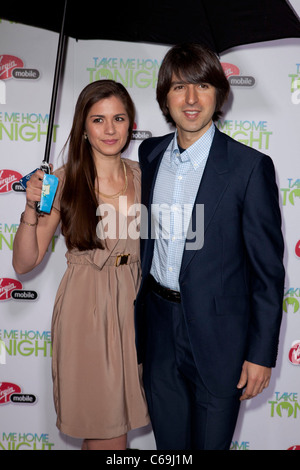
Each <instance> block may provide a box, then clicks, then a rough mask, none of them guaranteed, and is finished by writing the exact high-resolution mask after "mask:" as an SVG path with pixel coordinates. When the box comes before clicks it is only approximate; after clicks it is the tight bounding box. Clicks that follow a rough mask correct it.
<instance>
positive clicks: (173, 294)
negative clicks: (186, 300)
mask: <svg viewBox="0 0 300 470" xmlns="http://www.w3.org/2000/svg"><path fill="white" fill-rule="evenodd" d="M149 286H150V289H151V290H152V291H153V292H155V294H157V295H159V296H160V297H162V298H163V299H165V300H169V301H170V302H176V303H178V304H180V303H181V295H180V292H178V291H176V290H172V289H168V288H167V287H164V286H162V285H161V284H159V283H158V282H156V280H155V279H154V277H153V276H152V275H151V274H150V275H149Z"/></svg>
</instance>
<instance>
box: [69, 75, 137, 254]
mask: <svg viewBox="0 0 300 470" xmlns="http://www.w3.org/2000/svg"><path fill="white" fill-rule="evenodd" d="M110 96H116V97H117V98H120V100H121V101H122V103H123V104H124V107H125V109H126V112H127V114H128V117H129V130H128V138H127V142H126V144H125V146H124V148H123V149H122V151H124V150H125V149H126V148H127V147H128V145H129V143H130V140H131V136H132V130H133V125H134V114H135V110H134V104H133V102H132V100H131V98H130V96H129V94H128V92H127V90H126V88H125V87H124V86H123V85H121V84H120V83H117V82H114V81H112V80H99V81H97V82H93V83H91V84H89V85H87V86H86V87H85V88H84V89H83V90H82V92H81V93H80V95H79V98H78V101H77V104H76V108H75V113H74V119H73V125H72V129H71V132H70V135H69V138H68V141H67V143H66V145H67V144H68V143H69V150H68V160H67V163H66V165H65V181H64V186H63V190H62V196H61V202H60V207H61V222H62V234H63V235H64V237H65V240H66V245H67V248H68V249H69V250H70V249H74V248H76V249H78V250H80V251H83V250H92V249H95V248H100V249H103V244H102V241H101V240H100V239H99V238H98V237H97V233H96V226H97V223H98V222H99V218H98V217H97V215H96V210H97V207H98V201H97V198H96V195H95V179H96V177H97V172H96V167H95V164H94V159H93V155H92V151H91V147H90V144H89V142H88V140H86V139H85V138H84V131H85V122H86V118H87V115H88V112H89V110H90V108H91V106H93V105H94V104H95V103H97V102H98V101H100V100H102V99H104V98H109V97H110Z"/></svg>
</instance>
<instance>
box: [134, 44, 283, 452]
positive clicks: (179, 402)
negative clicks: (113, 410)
mask: <svg viewBox="0 0 300 470" xmlns="http://www.w3.org/2000/svg"><path fill="white" fill-rule="evenodd" d="M228 93H229V85H228V81H227V79H226V77H225V75H224V72H223V69H222V66H221V64H220V62H219V60H218V59H217V58H216V56H215V55H214V54H213V53H212V52H211V51H209V50H207V49H206V48H203V47H201V46H200V45H182V46H174V47H173V48H172V49H170V50H169V52H168V53H167V54H166V57H165V58H164V61H163V63H162V65H161V68H160V72H159V77H158V84H157V100H158V103H159V105H160V108H161V110H162V112H163V114H164V116H165V117H166V119H167V121H168V122H172V123H173V124H174V125H175V127H176V131H175V133H172V134H169V135H167V136H163V137H156V138H150V139H147V140H145V141H144V142H143V143H142V144H141V146H140V149H139V159H140V165H141V170H142V204H143V205H145V206H146V207H147V208H148V220H143V219H142V222H141V234H142V240H141V257H142V272H143V279H142V285H141V289H140V292H139V295H138V297H137V300H136V333H137V351H138V357H139V361H140V362H143V364H144V385H145V391H146V397H147V402H148V406H149V412H150V416H151V421H152V426H153V431H154V436H155V439H156V444H157V448H158V449H161V450H162V449H164V450H171V449H174V450H175V449H177V450H178V449H182V450H184V449H229V447H230V444H231V440H232V435H233V433H234V429H235V426H236V420H237V416H238V412H239V406H240V403H241V401H242V400H245V399H249V398H252V397H254V396H256V395H257V394H258V393H261V392H262V391H263V389H264V388H265V387H267V386H268V384H269V381H270V376H271V368H272V367H274V366H275V363H276V357H277V351H278V338H279V331H280V324H281V316H282V299H283V285H284V267H283V261H282V260H283V249H284V248H283V238H282V233H281V215H280V209H279V204H278V189H277V186H276V182H275V172H274V166H273V163H272V160H271V159H270V158H269V157H268V156H266V155H263V154H262V153H260V152H258V151H256V150H254V149H251V148H249V147H247V146H245V145H243V144H241V143H238V142H236V141H234V140H233V139H231V138H230V137H228V136H226V135H225V134H223V133H221V132H220V131H219V130H218V129H217V128H216V127H215V125H214V121H216V120H217V119H219V117H220V115H221V108H222V106H223V104H224V102H225V100H226V99H227V96H228ZM203 209H204V210H203Z"/></svg>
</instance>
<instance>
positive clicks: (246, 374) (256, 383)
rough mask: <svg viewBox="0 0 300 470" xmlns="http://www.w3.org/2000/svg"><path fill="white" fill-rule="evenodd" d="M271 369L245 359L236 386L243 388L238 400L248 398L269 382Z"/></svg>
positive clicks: (256, 393) (265, 386)
mask: <svg viewBox="0 0 300 470" xmlns="http://www.w3.org/2000/svg"><path fill="white" fill-rule="evenodd" d="M270 378H271V369H270V368H269V367H264V366H259V365H258V364H253V363H252V362H248V361H245V362H244V364H243V368H242V373H241V377H240V380H239V383H238V384H237V388H240V389H242V388H244V387H246V388H245V390H244V393H243V395H242V396H241V398H240V400H241V401H242V400H249V399H250V398H253V397H256V395H258V394H259V393H261V392H262V391H263V390H264V388H267V387H268V385H269V383H270Z"/></svg>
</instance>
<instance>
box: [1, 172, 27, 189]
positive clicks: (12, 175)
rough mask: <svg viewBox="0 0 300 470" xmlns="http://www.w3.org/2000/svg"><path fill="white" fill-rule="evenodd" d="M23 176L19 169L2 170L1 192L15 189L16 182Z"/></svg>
mask: <svg viewBox="0 0 300 470" xmlns="http://www.w3.org/2000/svg"><path fill="white" fill-rule="evenodd" d="M21 178H22V175H21V174H20V173H19V172H18V171H14V170H0V194H1V193H8V192H10V191H12V190H13V189H14V184H15V183H18V181H19V180H20V179H21Z"/></svg>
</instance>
